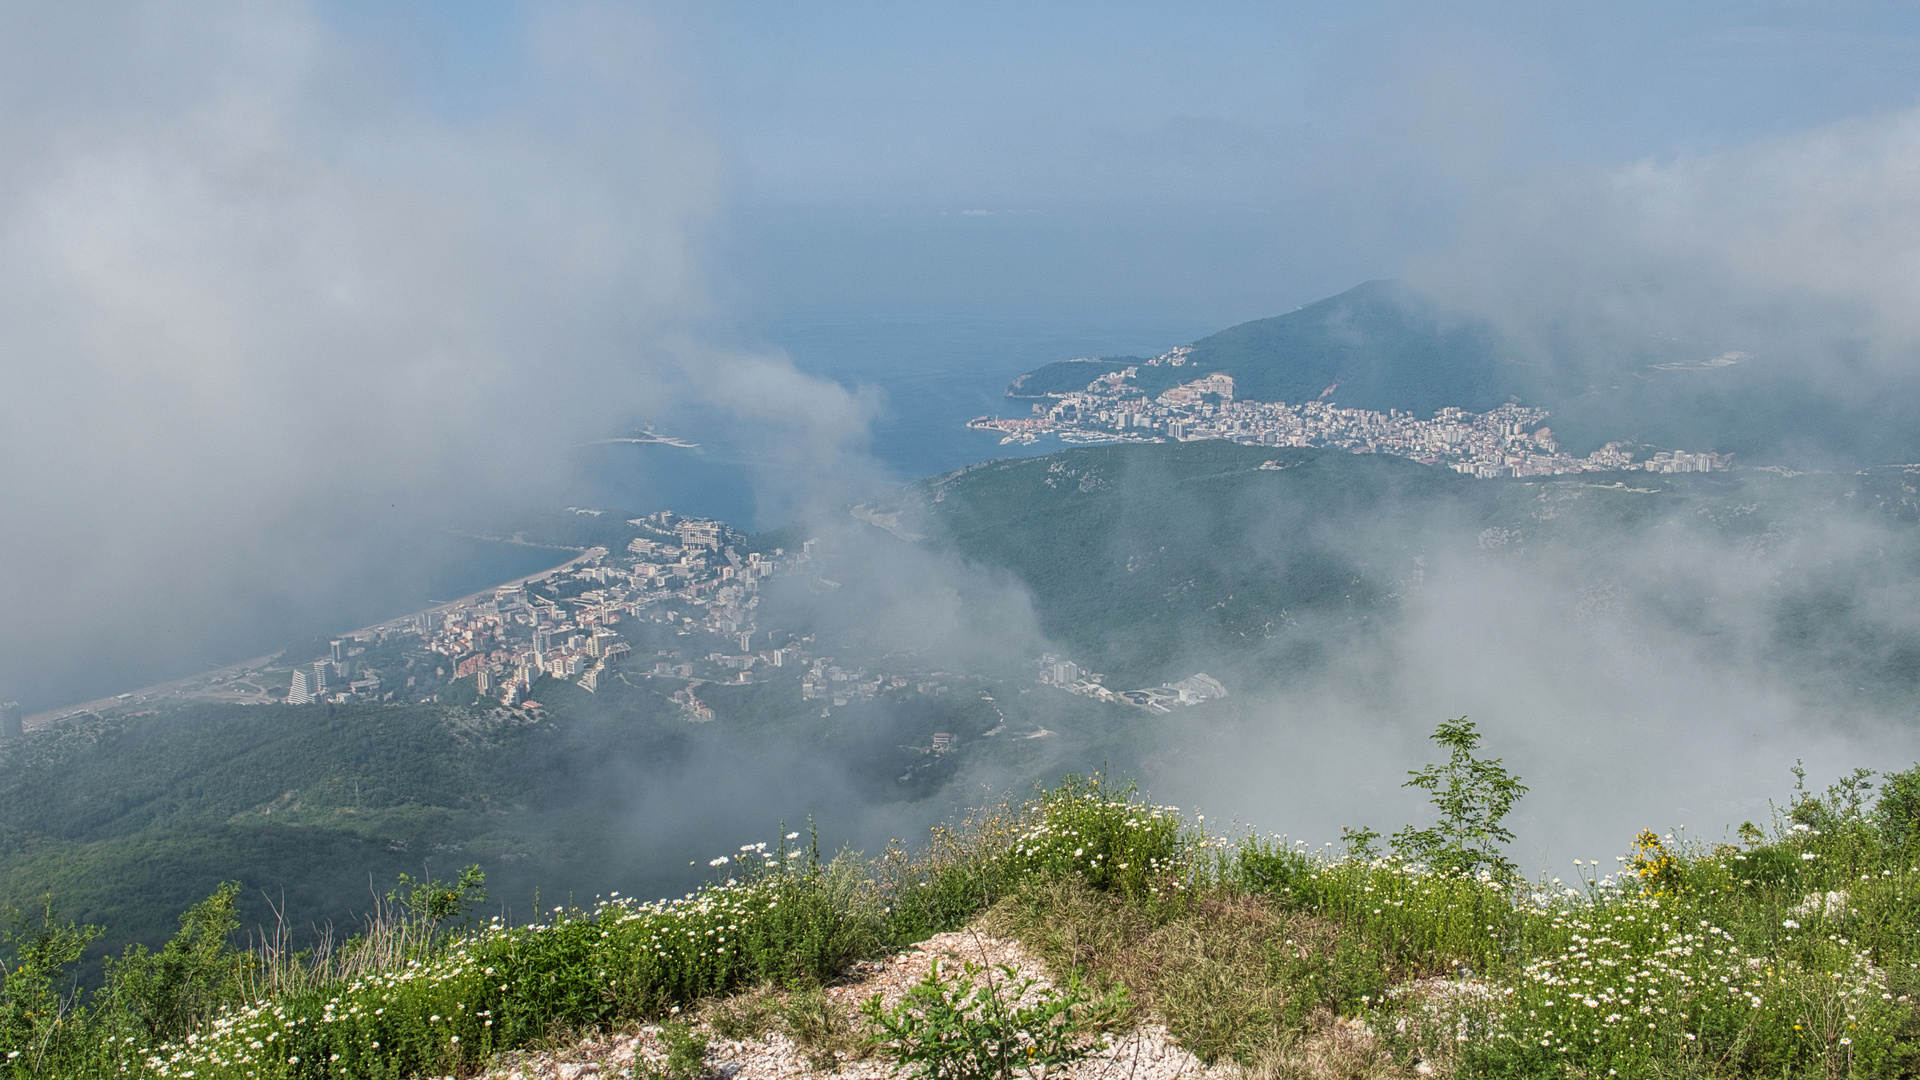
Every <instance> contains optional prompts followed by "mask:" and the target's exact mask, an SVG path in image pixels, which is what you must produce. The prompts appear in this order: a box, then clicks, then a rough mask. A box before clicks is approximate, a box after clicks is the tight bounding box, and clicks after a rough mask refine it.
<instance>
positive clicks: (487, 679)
mask: <svg viewBox="0 0 1920 1080" xmlns="http://www.w3.org/2000/svg"><path fill="white" fill-rule="evenodd" d="M492 689H493V676H492V675H491V674H489V673H488V672H487V669H486V668H481V669H480V670H479V671H476V672H474V673H473V690H474V693H477V694H484V693H486V692H487V691H489V690H492Z"/></svg>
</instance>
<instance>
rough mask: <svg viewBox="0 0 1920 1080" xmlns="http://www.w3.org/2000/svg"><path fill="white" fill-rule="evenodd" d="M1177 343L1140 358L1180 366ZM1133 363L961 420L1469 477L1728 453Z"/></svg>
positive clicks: (1025, 435) (1669, 462)
mask: <svg viewBox="0 0 1920 1080" xmlns="http://www.w3.org/2000/svg"><path fill="white" fill-rule="evenodd" d="M1184 362H1185V354H1184V350H1180V349H1176V350H1174V351H1173V352H1170V353H1167V354H1166V355H1164V356H1160V357H1155V358H1154V359H1153V360H1150V361H1147V363H1148V364H1149V365H1159V364H1163V363H1164V364H1168V365H1171V366H1174V367H1178V366H1180V365H1182V364H1183V363H1184ZM1138 375H1139V366H1138V365H1134V366H1129V367H1124V368H1120V369H1118V370H1115V371H1112V372H1109V373H1107V374H1106V375H1104V376H1102V377H1100V378H1098V379H1095V380H1094V381H1093V382H1091V383H1089V384H1088V385H1087V388H1086V389H1085V390H1081V391H1076V392H1072V393H1066V394H1054V395H1049V396H1048V398H1047V400H1046V401H1043V402H1036V403H1034V405H1033V412H1034V415H1032V416H1024V417H997V416H982V417H978V418H976V419H974V420H972V421H970V422H969V423H968V425H967V426H969V427H972V428H975V429H979V430H989V431H998V432H1001V433H1002V435H1003V437H1002V439H1001V440H1000V441H1001V442H1002V443H1014V442H1019V443H1032V442H1034V441H1035V440H1037V439H1038V438H1040V437H1041V436H1042V435H1056V436H1058V437H1059V438H1060V439H1062V440H1064V441H1066V442H1125V441H1148V442H1165V441H1174V442H1188V441H1194V440H1199V439H1228V440H1231V441H1233V442H1238V443H1246V444H1250V445H1258V446H1316V447H1333V448H1338V449H1344V450H1349V451H1351V452H1353V453H1356V454H1397V455H1399V456H1401V457H1409V458H1412V459H1414V460H1415V461H1419V462H1421V463H1423V464H1427V465H1444V466H1447V467H1448V468H1451V469H1453V470H1454V471H1456V472H1460V473H1464V474H1466V475H1468V476H1477V477H1483V478H1492V477H1496V476H1558V475H1561V474H1565V473H1584V472H1610V471H1615V470H1620V469H1644V470H1646V471H1648V472H1659V473H1675V472H1713V471H1715V470H1719V469H1725V468H1726V467H1727V466H1728V465H1729V464H1730V463H1731V461H1732V457H1733V455H1731V454H1724V455H1723V454H1713V453H1689V452H1686V451H1661V452H1659V453H1656V454H1654V455H1653V457H1652V458H1651V459H1649V460H1646V461H1638V462H1636V461H1635V460H1634V451H1633V450H1632V449H1630V448H1629V446H1628V444H1626V443H1620V442H1611V443H1608V444H1606V445H1605V446H1603V447H1601V448H1600V449H1598V450H1595V451H1594V452H1592V453H1590V454H1588V455H1587V456H1585V457H1580V458H1576V457H1574V456H1573V455H1571V454H1569V453H1566V452H1565V451H1563V450H1561V449H1560V445H1559V443H1558V441H1557V440H1556V439H1555V438H1554V435H1553V430H1552V429H1551V428H1549V427H1546V426H1545V421H1546V419H1547V411H1546V410H1545V409H1535V408H1527V407H1525V406H1521V405H1502V406H1500V407H1499V408H1496V409H1493V410H1491V411H1489V412H1484V413H1471V412H1468V411H1466V410H1465V409H1459V408H1446V409H1441V410H1439V411H1438V412H1436V413H1435V414H1434V415H1433V416H1431V417H1427V418H1424V419H1423V418H1421V417H1418V416H1415V415H1414V414H1413V413H1411V412H1403V411H1401V410H1399V409H1389V410H1387V411H1386V412H1384V413H1381V412H1374V411H1372V410H1370V409H1345V408H1341V407H1340V406H1339V405H1337V404H1335V403H1334V402H1332V401H1329V400H1326V398H1328V397H1329V396H1331V394H1332V393H1334V392H1335V390H1337V387H1328V388H1327V391H1326V392H1325V393H1323V394H1322V395H1321V397H1320V399H1316V400H1313V401H1306V402H1300V403H1297V404H1288V403H1287V402H1284V401H1248V400H1236V399H1235V397H1234V384H1233V378H1232V377H1231V376H1229V375H1223V374H1219V373H1215V374H1212V375H1208V376H1205V377H1203V378H1199V379H1195V380H1193V381H1191V382H1187V383H1182V384H1181V385H1178V386H1174V387H1172V388H1170V389H1168V390H1166V391H1164V392H1162V393H1160V394H1159V395H1157V396H1154V397H1148V396H1147V395H1146V394H1145V393H1144V392H1142V391H1141V390H1139V389H1138V388H1137V387H1135V386H1134V385H1132V383H1131V380H1133V379H1134V378H1136V377H1137V376H1138Z"/></svg>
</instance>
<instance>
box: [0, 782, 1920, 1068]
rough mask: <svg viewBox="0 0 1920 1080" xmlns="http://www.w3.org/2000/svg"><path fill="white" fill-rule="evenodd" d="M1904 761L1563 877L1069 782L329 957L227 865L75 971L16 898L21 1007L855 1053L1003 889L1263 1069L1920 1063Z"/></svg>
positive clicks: (215, 1045) (134, 1017)
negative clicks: (875, 990) (275, 938)
mask: <svg viewBox="0 0 1920 1080" xmlns="http://www.w3.org/2000/svg"><path fill="white" fill-rule="evenodd" d="M1916 778H1920V774H1916V773H1909V774H1898V775H1896V776H1894V777H1891V778H1889V781H1888V782H1887V783H1886V784H1885V785H1884V786H1883V787H1882V788H1881V789H1880V794H1879V795H1878V797H1877V798H1870V797H1869V795H1868V792H1869V791H1870V790H1871V788H1870V786H1869V785H1868V784H1867V782H1866V778H1865V777H1864V776H1858V777H1855V778H1851V779H1850V780H1849V781H1847V782H1844V783H1843V784H1841V785H1836V787H1835V788H1834V789H1832V790H1831V791H1829V792H1827V793H1825V794H1824V795H1815V794H1812V793H1808V792H1806V791H1799V792H1796V793H1795V795H1794V796H1793V798H1792V800H1791V801H1789V802H1788V803H1787V804H1786V806H1785V808H1784V810H1783V811H1782V813H1781V814H1780V816H1779V818H1778V820H1777V821H1775V822H1773V823H1771V825H1770V827H1768V828H1766V829H1760V828H1756V827H1753V826H1750V825H1749V826H1746V827H1744V829H1743V834H1742V840H1743V842H1742V843H1741V844H1739V845H1726V844H1723V845H1717V846H1713V847H1704V846H1698V845H1687V844H1682V843H1680V842H1677V841H1674V840H1672V839H1670V838H1667V837H1661V836H1657V835H1654V834H1652V833H1643V834H1642V835H1641V836H1640V837H1638V838H1636V839H1635V840H1634V842H1633V844H1632V846H1631V847H1630V848H1629V849H1628V854H1627V855H1625V856H1623V857H1622V861H1621V862H1620V863H1618V864H1616V865H1615V866H1613V867H1611V868H1602V867H1584V866H1583V867H1582V868H1581V871H1582V873H1583V874H1584V875H1585V876H1583V877H1581V878H1580V879H1578V880H1577V881H1574V882H1572V883H1567V882H1556V881H1551V880H1548V881H1537V882H1526V881H1523V880H1519V879H1516V878H1512V877H1505V876H1502V875H1500V874H1498V873H1496V872H1494V871H1491V870H1481V871H1479V872H1470V871H1461V870H1458V869H1452V870H1446V869H1435V868H1433V867H1430V866H1427V865H1425V864H1422V863H1418V862H1413V861H1410V860H1408V859H1406V858H1404V857H1402V856H1399V855H1394V854H1387V855H1354V854H1344V855H1343V854H1335V853H1333V852H1331V851H1330V850H1326V849H1321V850H1318V851H1309V850H1307V849H1305V848H1304V847H1303V846H1302V845H1300V844H1297V843H1289V842H1286V841H1284V840H1279V839H1274V838H1262V837H1256V836H1243V837H1239V838H1223V837H1216V836H1210V835H1208V834H1206V833H1205V832H1204V831H1202V830H1201V829H1200V828H1199V827H1197V826H1196V825H1194V824H1192V823H1190V822H1188V821H1187V820H1186V819H1185V818H1184V817H1182V816H1181V815H1180V814H1179V812H1178V811H1175V810H1172V809H1170V808H1165V807H1156V806H1153V805H1151V804H1149V803H1147V802H1145V801H1143V800H1141V799H1139V798H1137V797H1136V796H1135V795H1134V794H1133V793H1132V791H1131V790H1130V789H1116V788H1113V787H1110V786H1108V785H1105V784H1103V783H1102V782H1100V781H1098V780H1097V779H1095V780H1079V779H1069V780H1068V781H1066V782H1064V783H1063V784H1061V785H1060V786H1058V787H1056V788H1053V789H1051V790H1048V791H1044V792H1042V793H1041V794H1040V795H1039V796H1038V797H1036V799H1035V800H1033V801H1032V802H1030V803H1028V804H1026V805H1020V806H1014V805H1007V806H1002V807H999V808H996V809H993V810H991V811H988V812H983V813H981V814H979V815H977V816H976V817H975V818H973V819H971V820H969V821H965V822H961V823H959V824H956V825H954V826H952V827H950V828H946V829H941V830H936V831H935V833H934V834H933V836H932V837H931V838H930V840H929V842H928V843H927V844H925V845H924V846H922V847H921V848H919V849H916V850H913V851H908V850H905V849H896V850H893V851H889V852H887V853H885V854H884V855H883V856H882V857H881V858H879V859H877V860H875V861H873V862H870V863H869V862H865V861H862V860H860V859H858V858H855V857H853V856H842V857H840V858H838V859H835V860H832V861H830V862H823V861H822V860H820V859H819V858H818V857H817V854H816V853H815V852H814V851H813V850H812V849H811V848H810V847H806V846H802V847H800V848H798V849H796V848H794V847H792V846H790V845H791V842H792V841H794V840H796V839H797V837H795V836H789V837H788V838H787V839H785V840H782V841H779V842H776V843H774V844H773V845H770V846H768V845H748V846H745V847H742V848H741V849H740V850H738V851H736V852H734V853H732V854H730V855H728V856H726V858H725V859H724V861H723V860H719V859H716V860H714V866H713V869H714V872H715V874H716V875H726V876H724V877H718V878H717V880H716V881H714V883H713V884H711V885H709V886H707V887H705V888H703V889H700V890H698V891H696V892H694V893H692V894H690V895H688V896H686V897H683V898H681V899H678V900H671V901H655V902H648V903H640V902H636V901H634V900H631V899H626V898H619V897H613V898H608V899H605V900H602V901H599V902H597V903H595V904H592V905H588V906H581V907H570V906H562V907H559V908H555V909H553V910H551V911H549V912H546V913H544V914H543V915H542V916H541V917H540V921H539V922H537V923H530V924H524V925H507V924H505V923H503V922H501V921H499V920H497V919H496V920H494V921H492V922H490V923H485V924H480V925H473V926H469V927H467V928H466V929H457V928H456V929H448V928H447V926H448V925H449V923H450V921H451V920H452V919H453V918H455V917H456V915H457V912H456V911H455V910H454V909H455V908H457V907H458V906H459V904H458V900H459V898H460V896H461V893H460V891H459V890H458V889H454V888H450V887H442V886H439V885H433V886H426V885H422V886H420V887H419V888H418V889H417V890H416V891H415V892H414V893H413V896H412V897H411V901H413V902H410V898H409V897H405V896H402V897H399V898H398V899H397V900H396V901H395V902H394V903H393V904H391V905H389V906H387V907H384V908H383V909H382V913H381V915H380V918H379V919H378V920H376V922H374V923H372V924H369V926H368V927H366V930H365V932H364V933H363V934H362V935H361V936H360V937H359V938H357V939H355V940H354V941H349V942H346V943H343V944H342V945H341V946H340V947H339V948H338V949H337V950H335V951H334V952H333V953H330V954H326V955H315V954H309V955H305V956H290V955H288V954H287V953H286V952H285V951H281V952H278V953H275V952H272V951H268V952H266V953H255V954H246V953H241V952H236V951H234V950H232V949H231V948H230V947H228V946H225V945H224V944H221V943H219V941H218V934H217V933H216V932H215V931H217V930H218V928H219V926H220V923H219V918H220V914H219V904H218V903H217V902H218V901H221V897H220V896H216V897H215V898H214V900H210V901H208V903H207V905H201V906H200V907H198V908H196V913H197V914H193V915H192V917H191V918H190V919H188V920H187V922H186V924H185V926H184V927H183V930H182V936H181V937H180V938H179V939H176V945H175V946H169V948H168V950H163V951H162V952H161V953H156V954H152V955H151V956H145V955H135V954H129V956H128V957H127V958H126V960H125V961H123V962H122V963H121V964H119V965H116V967H115V968H114V969H113V971H114V973H112V974H110V977H109V979H108V983H107V986H106V988H105V989H104V990H102V991H101V992H100V993H98V994H95V995H91V996H87V997H78V998H76V997H66V996H62V995H61V994H60V993H59V991H58V986H59V983H58V981H57V974H58V971H59V969H60V968H61V967H62V966H63V965H65V964H68V963H70V962H71V960H72V959H74V958H75V957H76V956H77V955H78V953H79V950H78V949H77V948H74V947H73V944H74V942H75V941H80V942H81V943H82V944H84V941H83V940H82V939H84V938H85V937H86V932H85V928H79V927H70V926H67V925H63V924H60V923H59V922H58V921H57V920H51V919H49V918H44V917H43V918H42V919H40V920H33V919H25V920H21V921H20V922H19V923H17V924H16V927H15V930H14V932H13V936H12V938H11V939H10V940H11V942H12V945H13V952H14V957H13V959H12V960H11V961H10V965H11V966H10V968H9V972H8V975H7V978H6V982H5V984H4V986H0V1037H4V1039H5V1040H6V1042H5V1043H4V1047H5V1050H4V1052H5V1053H8V1054H14V1055H17V1056H14V1057H9V1058H7V1059H5V1060H6V1061H7V1062H8V1067H9V1068H10V1070H11V1072H12V1074H13V1075H18V1076H70V1077H95V1076H119V1075H144V1076H154V1077H182V1076H186V1075H188V1074H189V1073H191V1074H192V1075H193V1076H194V1077H196V1078H224V1077H233V1078H241V1077H307V1078H319V1077H331V1076H353V1077H360V1076H367V1077H403V1076H420V1075H442V1074H446V1073H449V1072H451V1073H456V1074H457V1073H461V1072H465V1071H470V1070H472V1069H474V1068H476V1067H478V1066H479V1065H481V1064H483V1063H484V1062H486V1061H487V1060H489V1059H491V1058H492V1057H493V1056H495V1055H497V1054H499V1053H501V1052H504V1051H512V1050H521V1049H525V1048H529V1047H539V1046H543V1045H551V1044H552V1043H554V1042H555V1041H557V1040H562V1039H564V1038H566V1037H569V1036H571V1035H574V1034H577V1033H582V1032H589V1031H594V1030H608V1029H613V1028H616V1027H619V1026H622V1025H625V1024H629V1023H632V1022H635V1021H644V1020H652V1019H664V1018H667V1017H670V1016H673V1015H675V1014H676V1010H678V1011H679V1013H678V1015H683V1016H684V1015H695V1014H698V1015H702V1016H705V1017H707V1018H709V1022H710V1023H711V1024H712V1025H713V1027H714V1029H715V1030H716V1031H720V1032H722V1033H726V1032H734V1033H737V1034H746V1033H752V1032H757V1031H765V1030H768V1029H770V1028H775V1027H778V1028H780V1029H782V1030H786V1031H788V1032H789V1033H790V1034H793V1035H794V1036H795V1037H796V1038H797V1039H798V1040H800V1041H801V1042H802V1043H803V1044H805V1045H807V1046H809V1047H811V1048H813V1049H811V1050H810V1051H809V1052H810V1053H815V1054H816V1055H817V1056H819V1058H820V1060H822V1061H826V1060H829V1059H837V1060H844V1059H846V1058H848V1057H853V1056H860V1055H863V1054H868V1053H873V1052H876V1047H877V1045H878V1044H876V1043H874V1042H873V1041H872V1039H871V1038H870V1037H869V1035H870V1034H871V1033H870V1032H865V1031H864V1029H863V1028H862V1027H861V1025H860V1021H858V1020H857V1019H855V1018H853V1017H851V1016H850V1015H845V1014H838V1013H836V1014H834V1015H827V1013H826V1012H823V1011H822V1009H823V1006H822V1001H824V999H823V998H821V996H820V995H819V992H818V988H819V987H820V986H821V985H822V984H823V983H826V982H829V981H831V980H833V979H835V978H837V977H838V976H839V975H840V974H841V973H842V972H844V971H845V970H846V969H847V968H848V967H849V966H850V965H851V964H852V962H853V961H855V960H858V959H860V958H862V957H866V956H872V955H878V954H882V953H885V952H888V951H891V950H894V949H898V948H900V947H903V946H905V945H907V944H910V943H912V942H915V941H918V940H921V939H923V938H925V937H926V936H928V935H930V934H932V933H936V932H939V931H942V930H947V929H953V928H956V927H959V926H962V925H966V924H968V923H971V922H974V921H975V920H979V919H981V918H982V917H983V916H984V918H985V922H986V925H987V926H988V927H989V928H990V929H992V930H994V931H995V932H999V933H1003V934H1008V935H1012V936H1016V937H1018V938H1020V939H1021V940H1022V941H1024V942H1025V943H1026V944H1027V945H1028V947H1029V948H1030V949H1032V950H1033V951H1034V952H1035V953H1036V955H1038V956H1039V957H1041V958H1042V959H1043V960H1044V961H1045V962H1047V963H1048V964H1049V965H1050V966H1052V967H1053V968H1054V969H1055V970H1056V971H1057V972H1058V973H1059V974H1060V975H1061V976H1062V978H1063V979H1064V978H1066V977H1069V976H1073V977H1078V978H1080V979H1081V980H1083V982H1084V983H1085V984H1086V985H1087V986H1088V988H1089V992H1090V993H1098V994H1103V995H1104V994H1109V993H1111V992H1113V991H1115V990H1122V989H1124V990H1125V991H1126V994H1125V995H1124V997H1123V998H1121V997H1116V998H1113V999H1111V1000H1114V1001H1116V1002H1124V1004H1121V1005H1118V1006H1116V1008H1117V1009H1118V1010H1119V1015H1116V1016H1114V1017H1110V1018H1109V1019H1108V1020H1107V1021H1105V1023H1108V1024H1109V1025H1112V1024H1116V1023H1123V1022H1131V1020H1133V1019H1138V1018H1141V1017H1145V1016H1148V1015H1151V1016H1154V1017H1156V1018H1159V1019H1161V1020H1163V1021H1164V1022H1165V1023H1166V1024H1167V1025H1168V1026H1169V1028H1170V1030H1171V1031H1172V1032H1173V1034H1174V1036H1175V1037H1176V1038H1177V1039H1179V1040H1180V1041H1181V1042H1182V1044H1183V1045H1185V1046H1186V1047H1188V1048H1189V1049H1191V1050H1193V1051H1194V1052H1195V1053H1196V1054H1198V1055H1199V1056H1201V1057H1202V1058H1203V1059H1205V1060H1208V1061H1216V1062H1217V1061H1226V1060H1231V1061H1237V1062H1239V1063H1240V1064H1242V1065H1243V1066H1245V1067H1247V1068H1248V1069H1249V1070H1251V1071H1252V1073H1253V1074H1255V1075H1269V1076H1328V1077H1330V1076H1393V1075H1408V1074H1411V1071H1412V1070H1414V1069H1415V1067H1416V1066H1421V1065H1424V1066H1426V1067H1427V1068H1428V1069H1429V1070H1430V1071H1434V1072H1437V1073H1439V1074H1442V1075H1457V1076H1489V1077H1565V1076H1609V1075H1617V1076H1691V1077H1798V1076H1822V1077H1832V1076H1856V1077H1898V1076H1915V1075H1920V1013H1916V1009H1915V1005H1914V1001H1913V995H1914V992H1915V990H1916V984H1920V895H1917V894H1920V836H1916V830H1915V828H1914V825H1915V823H1916V815H1915V813H1914V804H1915V800H1914V799H1913V798H1911V793H1912V790H1913V788H1914V781H1915V780H1916ZM422 897H427V898H432V899H430V900H421V898H422ZM231 901H232V897H231V894H230V893H228V894H227V895H226V897H225V901H224V902H225V903H226V904H227V910H229V911H230V909H231ZM209 905H211V906H209ZM382 943H385V944H384V945H383V944H382ZM375 946H380V947H375ZM23 961H24V962H23ZM688 1037H689V1038H691V1037H692V1036H688Z"/></svg>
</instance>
